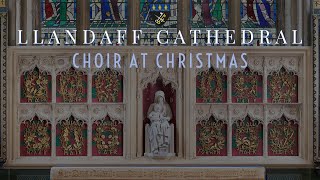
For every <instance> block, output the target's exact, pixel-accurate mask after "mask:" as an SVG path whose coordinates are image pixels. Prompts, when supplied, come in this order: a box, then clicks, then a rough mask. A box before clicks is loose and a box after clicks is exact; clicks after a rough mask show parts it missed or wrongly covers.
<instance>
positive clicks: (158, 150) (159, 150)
mask: <svg viewBox="0 0 320 180" xmlns="http://www.w3.org/2000/svg"><path fill="white" fill-rule="evenodd" d="M147 115H148V118H149V120H150V122H151V123H150V125H149V124H146V127H145V135H146V138H145V141H146V142H145V146H146V149H145V151H146V152H145V155H147V156H150V157H168V156H174V138H173V135H174V125H173V124H171V125H170V124H169V121H170V120H171V119H172V111H171V108H170V106H169V104H168V103H167V102H166V100H165V94H164V92H163V91H157V92H156V93H155V98H154V103H153V104H151V105H150V107H149V109H148V113H147Z"/></svg>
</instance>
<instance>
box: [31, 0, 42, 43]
mask: <svg viewBox="0 0 320 180" xmlns="http://www.w3.org/2000/svg"><path fill="white" fill-rule="evenodd" d="M32 30H38V36H37V39H38V42H39V41H40V39H41V1H39V0H32ZM32 39H34V34H33V36H32Z"/></svg>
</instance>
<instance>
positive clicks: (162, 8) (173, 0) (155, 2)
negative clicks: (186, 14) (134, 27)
mask: <svg viewBox="0 0 320 180" xmlns="http://www.w3.org/2000/svg"><path fill="white" fill-rule="evenodd" d="M140 20H141V30H142V31H143V34H144V35H143V36H142V38H141V45H151V46H152V45H159V44H158V41H157V33H158V32H159V30H162V29H163V30H168V31H169V33H168V35H166V34H162V35H161V37H160V39H161V40H162V41H163V42H164V41H166V40H167V39H168V42H169V44H172V43H173V41H174V37H175V36H176V34H177V0H141V1H140Z"/></svg>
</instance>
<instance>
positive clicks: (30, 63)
mask: <svg viewBox="0 0 320 180" xmlns="http://www.w3.org/2000/svg"><path fill="white" fill-rule="evenodd" d="M26 50H27V51H26ZM88 50H90V52H91V54H93V53H97V52H100V49H99V48H89V49H88V48H86V49H82V48H77V49H76V50H73V49H72V48H71V49H65V48H58V47H56V48H53V47H51V48H43V47H42V48H41V49H38V48H37V47H33V48H27V47H24V48H11V49H10V53H9V55H10V59H12V61H10V62H9V64H8V69H9V70H10V71H9V72H10V76H8V80H10V81H9V82H13V84H11V85H10V86H9V87H10V90H9V91H8V95H10V97H11V98H10V99H8V104H9V106H10V109H8V115H9V116H10V117H9V119H11V120H10V121H9V122H8V134H9V139H8V142H9V144H10V149H12V150H13V151H10V152H8V153H9V154H8V157H9V159H8V161H7V165H8V166H18V165H31V164H30V160H32V163H33V164H32V165H43V166H54V165H56V164H82V165H84V164H85V165H88V164H92V165H95V164H97V165H98V164H114V165H116V164H128V163H134V164H144V163H152V164H172V163H175V164H184V163H185V164H193V163H197V164H208V163H210V164H212V162H214V163H215V164H226V163H228V162H230V161H232V162H233V163H235V164H262V165H279V164H295V165H310V164H311V163H312V156H310V153H309V152H310V150H311V147H312V139H311V136H310V134H311V133H312V131H311V130H310V129H311V126H312V123H311V122H312V121H311V120H310V118H311V114H312V108H310V106H309V104H310V103H311V102H312V99H311V98H310V97H309V96H308V94H309V93H310V92H311V91H312V82H311V81H307V80H306V79H309V78H310V77H312V74H311V72H312V71H310V69H311V68H312V64H311V62H310V61H308V58H309V57H310V51H309V50H308V48H305V47H296V48H295V49H294V50H291V49H288V48H279V47H278V48H264V49H259V48H246V51H247V52H248V64H249V66H248V68H246V69H240V68H239V69H230V68H228V67H227V68H225V69H222V68H217V67H216V66H215V64H213V66H212V68H202V69H196V68H192V69H190V68H185V69H183V68H180V69H179V68H173V69H172V68H169V69H167V68H162V69H161V68H157V67H156V65H155V61H154V60H155V56H156V54H157V53H159V51H158V50H157V51H156V50H154V49H153V48H144V49H143V50H141V48H139V47H130V49H129V47H113V48H112V49H111V48H110V49H109V50H108V52H117V53H119V54H121V57H122V64H121V66H122V68H121V69H119V68H114V67H110V68H106V67H104V68H101V69H94V68H93V69H90V70H88V69H81V68H80V69H75V68H73V67H72V66H71V62H72V55H73V54H74V53H75V52H80V53H82V52H86V51H88ZM104 50H105V49H104ZM243 51H244V50H243V49H241V48H239V49H236V50H235V49H217V50H216V51H215V52H216V53H220V54H221V53H226V59H227V61H228V62H229V61H230V59H231V57H232V53H235V54H238V53H242V52H243ZM26 52H28V53H26ZM30 52H32V56H30V55H29V54H30ZM133 52H134V53H135V54H136V55H137V54H139V53H141V52H147V53H148V59H147V60H146V68H143V65H142V64H141V62H142V61H139V63H140V64H139V68H128V66H129V63H130V60H131V58H132V53H133ZM161 52H168V53H176V54H175V55H176V57H177V56H178V53H185V54H186V59H190V58H191V57H190V54H193V57H192V58H193V64H196V58H195V54H196V53H204V54H205V53H207V52H210V48H204V47H202V48H195V47H176V48H175V49H174V50H173V49H172V48H167V47H161ZM271 53H272V54H271ZM169 57H171V54H170V56H169ZM176 57H175V58H174V59H176ZM165 58H166V54H164V56H163V57H162V58H161V59H160V62H164V61H165ZM111 59H113V57H111ZM137 59H138V60H141V58H140V57H139V56H137ZM79 62H80V63H81V62H82V61H81V59H80V60H79ZM238 62H239V61H238ZM239 63H240V62H239ZM227 64H228V63H227ZM176 67H177V66H176ZM279 85H281V88H282V89H286V91H281V93H278V94H277V92H279V91H278V89H277V88H279ZM158 90H162V91H164V92H165V98H166V101H167V102H168V104H169V106H170V108H171V109H172V112H173V119H172V121H171V123H173V124H174V127H175V128H174V131H175V133H174V142H175V146H174V151H175V154H176V156H175V157H170V158H169V159H166V160H156V159H152V158H150V157H145V156H144V139H145V134H144V125H145V124H144V123H146V121H147V119H146V112H145V109H146V108H145V106H146V107H147V106H149V104H150V103H152V102H153V101H154V99H153V98H154V92H155V91H158ZM244 91H245V92H248V93H245V92H244ZM29 129H34V131H32V132H30V130H29ZM46 162H50V164H48V163H46Z"/></svg>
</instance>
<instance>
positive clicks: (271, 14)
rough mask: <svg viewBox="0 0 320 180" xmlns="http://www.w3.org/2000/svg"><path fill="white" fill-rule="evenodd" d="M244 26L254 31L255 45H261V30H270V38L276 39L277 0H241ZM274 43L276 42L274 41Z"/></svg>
mask: <svg viewBox="0 0 320 180" xmlns="http://www.w3.org/2000/svg"><path fill="white" fill-rule="evenodd" d="M240 13H241V22H242V28H244V29H247V30H251V31H252V32H253V36H254V40H253V44H252V45H254V46H259V45H260V43H261V42H260V41H259V40H260V38H258V37H259V34H260V30H262V29H264V30H268V31H269V32H270V36H269V39H270V40H271V41H275V39H276V37H277V35H276V33H277V29H276V22H277V1H276V0H241V9H240ZM272 44H274V43H272Z"/></svg>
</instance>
